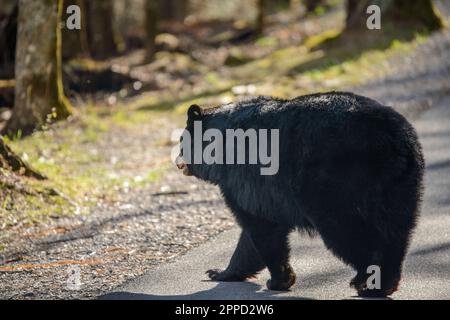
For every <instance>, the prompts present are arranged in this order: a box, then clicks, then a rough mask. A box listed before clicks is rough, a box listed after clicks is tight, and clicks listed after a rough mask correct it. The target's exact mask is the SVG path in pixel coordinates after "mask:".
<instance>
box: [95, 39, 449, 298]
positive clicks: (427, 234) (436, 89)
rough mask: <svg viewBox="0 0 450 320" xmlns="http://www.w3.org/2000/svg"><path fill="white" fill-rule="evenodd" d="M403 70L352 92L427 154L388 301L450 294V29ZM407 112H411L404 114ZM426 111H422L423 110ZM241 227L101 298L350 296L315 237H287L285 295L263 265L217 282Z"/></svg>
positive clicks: (344, 274)
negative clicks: (376, 105)
mask: <svg viewBox="0 0 450 320" xmlns="http://www.w3.org/2000/svg"><path fill="white" fill-rule="evenodd" d="M404 61H406V62H407V63H405V64H404V70H402V68H399V69H398V70H395V72H393V75H392V76H390V77H389V78H387V79H384V80H382V81H380V82H375V83H372V84H368V85H366V86H363V87H360V88H356V89H355V90H354V91H356V92H358V93H361V94H365V95H368V96H370V97H373V98H376V99H378V100H380V101H382V102H384V103H386V104H390V105H394V106H400V108H399V109H400V111H401V112H402V113H404V114H406V115H407V116H408V118H410V119H411V121H412V123H413V125H414V126H415V127H416V129H417V131H418V133H419V136H420V141H421V143H422V145H423V148H424V154H425V158H426V163H427V167H426V175H425V196H424V203H423V207H422V214H421V218H420V220H419V223H418V227H417V229H416V230H415V234H414V236H413V241H412V244H411V247H410V250H409V254H408V256H407V258H406V260H405V264H404V270H403V278H402V281H401V284H400V290H399V291H398V292H396V293H395V294H394V295H393V296H392V298H393V299H450V281H449V280H450V80H449V79H450V33H449V32H448V31H446V32H444V33H442V34H438V35H436V36H434V37H432V38H431V39H430V41H429V42H428V44H427V45H426V46H423V47H422V48H419V49H418V50H417V51H416V53H415V54H413V55H412V56H410V57H409V58H408V59H405V60H404ZM408 110H411V112H410V113H409V114H408ZM424 110H426V111H424ZM238 236H239V229H238V228H234V229H232V230H230V231H227V232H224V233H222V234H221V235H219V236H218V237H217V238H215V239H213V240H211V241H208V242H207V243H205V244H203V245H201V246H200V247H197V248H195V249H193V250H191V251H190V252H188V253H187V254H186V255H184V256H181V257H179V258H177V259H175V260H174V261H173V262H170V263H167V264H162V265H160V266H158V267H156V268H155V269H153V270H151V271H150V272H148V273H147V274H145V275H143V276H141V277H138V278H136V279H134V280H132V281H130V282H127V283H125V284H124V285H122V286H121V287H119V288H117V289H116V290H115V291H114V292H111V293H109V294H106V295H104V296H102V297H100V298H101V299H188V300H191V299H192V300H195V299H214V300H222V299H349V298H354V297H355V291H354V290H353V289H351V288H350V287H349V285H348V283H349V281H350V279H351V278H352V277H353V276H354V271H353V270H352V269H351V268H350V267H348V266H346V265H344V264H343V263H342V262H341V261H340V260H338V259H337V258H335V257H334V256H333V255H332V254H331V253H330V252H329V251H328V250H327V249H326V248H325V246H324V245H323V243H322V240H321V239H320V238H315V239H310V238H308V237H306V236H304V237H302V236H300V235H299V234H297V233H294V234H292V236H291V247H292V253H291V264H292V266H293V268H294V269H295V271H296V273H297V282H296V284H295V285H294V286H293V287H292V288H291V290H290V291H288V292H276V291H269V290H267V288H266V286H265V283H266V281H267V280H268V279H269V274H268V272H267V271H266V270H265V271H263V272H262V273H261V274H260V275H259V276H258V277H257V279H254V280H251V281H247V282H228V283H224V282H222V283H219V282H212V281H209V280H208V277H207V275H206V274H205V271H206V270H208V269H215V268H220V269H223V268H225V267H226V266H227V264H228V261H229V258H230V257H231V255H232V253H233V250H234V248H235V245H236V243H237V239H238Z"/></svg>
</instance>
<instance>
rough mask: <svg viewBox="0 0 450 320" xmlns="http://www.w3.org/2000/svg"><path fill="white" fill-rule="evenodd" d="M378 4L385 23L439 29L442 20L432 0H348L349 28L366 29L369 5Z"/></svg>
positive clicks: (347, 23) (431, 29)
mask: <svg viewBox="0 0 450 320" xmlns="http://www.w3.org/2000/svg"><path fill="white" fill-rule="evenodd" d="M370 5H378V6H379V7H380V9H381V21H382V24H383V25H393V26H398V25H405V26H409V27H411V26H414V27H415V29H421V28H424V29H427V30H429V31H433V30H438V29H440V28H442V27H443V23H442V20H441V19H440V17H439V16H438V15H437V13H436V12H435V11H434V7H433V3H432V1H431V0H383V1H381V0H347V20H346V28H347V29H348V30H363V29H366V28H367V27H366V20H367V18H368V15H367V13H366V10H367V7H368V6H370Z"/></svg>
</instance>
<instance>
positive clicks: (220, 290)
mask: <svg viewBox="0 0 450 320" xmlns="http://www.w3.org/2000/svg"><path fill="white" fill-rule="evenodd" d="M208 282H210V281H208ZM260 289H261V286H260V285H258V284H255V283H251V282H226V283H225V282H219V283H217V285H216V286H215V287H213V288H211V289H208V290H202V291H198V292H195V293H191V294H180V295H154V294H146V293H133V292H125V291H117V292H111V293H108V294H105V295H102V296H100V297H99V299H100V300H312V299H310V298H304V297H286V296H279V295H280V294H281V293H282V292H279V291H270V290H260Z"/></svg>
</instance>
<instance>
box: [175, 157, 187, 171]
mask: <svg viewBox="0 0 450 320" xmlns="http://www.w3.org/2000/svg"><path fill="white" fill-rule="evenodd" d="M175 164H176V165H177V168H178V169H180V170H182V169H184V168H186V163H184V161H183V159H182V158H181V157H180V156H178V157H177V158H176V160H175Z"/></svg>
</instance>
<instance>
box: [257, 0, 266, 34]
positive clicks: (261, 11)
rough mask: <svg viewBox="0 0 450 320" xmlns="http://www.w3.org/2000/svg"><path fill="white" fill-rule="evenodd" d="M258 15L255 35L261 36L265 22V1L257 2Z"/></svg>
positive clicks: (259, 0)
mask: <svg viewBox="0 0 450 320" xmlns="http://www.w3.org/2000/svg"><path fill="white" fill-rule="evenodd" d="M257 5H258V15H257V17H256V33H257V34H259V35H262V34H263V32H264V27H265V20H266V18H265V17H266V5H267V1H266V0H258V3H257Z"/></svg>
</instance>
